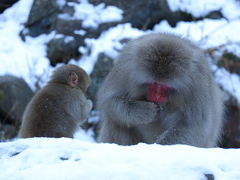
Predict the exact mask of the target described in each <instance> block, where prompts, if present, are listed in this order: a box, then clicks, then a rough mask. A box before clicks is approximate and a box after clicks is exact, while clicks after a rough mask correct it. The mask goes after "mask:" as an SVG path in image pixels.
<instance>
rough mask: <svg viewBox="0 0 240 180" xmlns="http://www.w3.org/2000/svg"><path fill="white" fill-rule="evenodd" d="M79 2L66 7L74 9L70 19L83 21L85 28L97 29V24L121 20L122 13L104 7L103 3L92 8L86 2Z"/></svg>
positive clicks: (118, 10) (116, 9)
mask: <svg viewBox="0 0 240 180" xmlns="http://www.w3.org/2000/svg"><path fill="white" fill-rule="evenodd" d="M80 2H81V3H80V4H78V3H74V2H69V3H68V5H69V6H73V7H74V9H75V13H74V15H73V17H71V18H73V19H80V20H83V22H82V26H83V27H85V28H97V27H98V25H99V24H102V23H107V22H115V21H120V20H121V19H122V13H123V11H122V10H121V9H119V8H117V7H114V6H106V5H105V4H104V3H100V4H99V5H97V6H93V5H92V4H90V3H88V1H86V0H81V1H80ZM105 6H106V7H105ZM66 18H69V17H66Z"/></svg>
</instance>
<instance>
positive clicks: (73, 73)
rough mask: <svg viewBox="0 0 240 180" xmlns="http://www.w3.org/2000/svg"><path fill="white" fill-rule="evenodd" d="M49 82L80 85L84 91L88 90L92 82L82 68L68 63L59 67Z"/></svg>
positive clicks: (72, 85)
mask: <svg viewBox="0 0 240 180" xmlns="http://www.w3.org/2000/svg"><path fill="white" fill-rule="evenodd" d="M49 82H50V83H59V84H66V85H69V86H71V87H78V88H80V89H81V90H82V91H83V92H86V90H87V88H88V86H89V85H90V83H91V79H90V77H89V76H88V74H87V73H86V72H85V71H84V70H83V69H82V68H80V67H78V66H76V65H72V64H67V65H63V66H61V67H59V68H57V69H56V70H55V71H54V73H53V75H52V77H51V80H50V81H49Z"/></svg>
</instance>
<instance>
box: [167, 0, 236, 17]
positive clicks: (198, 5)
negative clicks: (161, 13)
mask: <svg viewBox="0 0 240 180" xmlns="http://www.w3.org/2000/svg"><path fill="white" fill-rule="evenodd" d="M168 4H169V7H170V9H171V10H172V11H177V10H181V11H184V12H188V13H190V14H192V15H193V16H194V17H203V16H206V15H207V14H209V13H210V12H211V11H219V10H220V12H221V13H222V14H223V16H224V17H225V18H227V19H228V20H232V19H236V18H239V17H240V11H239V8H240V2H238V1H236V0H218V1H216V0H201V1H199V2H196V1H195V0H168Z"/></svg>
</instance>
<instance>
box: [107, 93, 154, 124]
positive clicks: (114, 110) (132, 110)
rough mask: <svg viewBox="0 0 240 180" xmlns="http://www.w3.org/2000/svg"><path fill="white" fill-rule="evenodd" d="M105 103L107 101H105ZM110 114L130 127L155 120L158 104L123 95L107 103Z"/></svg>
mask: <svg viewBox="0 0 240 180" xmlns="http://www.w3.org/2000/svg"><path fill="white" fill-rule="evenodd" d="M104 104H105V103H104ZM106 104H107V107H104V108H107V109H108V111H107V113H108V116H109V117H110V118H111V119H114V120H116V121H117V122H118V123H121V124H123V125H126V126H128V127H131V126H134V125H139V124H148V123H151V122H153V121H154V120H155V119H156V118H155V117H156V115H157V112H158V109H159V107H158V105H156V104H154V103H152V102H147V101H140V100H128V99H124V98H121V97H114V98H111V100H109V101H108V102H107V103H106Z"/></svg>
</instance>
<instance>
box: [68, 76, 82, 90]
mask: <svg viewBox="0 0 240 180" xmlns="http://www.w3.org/2000/svg"><path fill="white" fill-rule="evenodd" d="M78 79H79V78H78V75H77V74H76V73H75V72H71V73H70V75H69V80H68V83H69V85H70V86H71V87H77V86H78Z"/></svg>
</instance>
